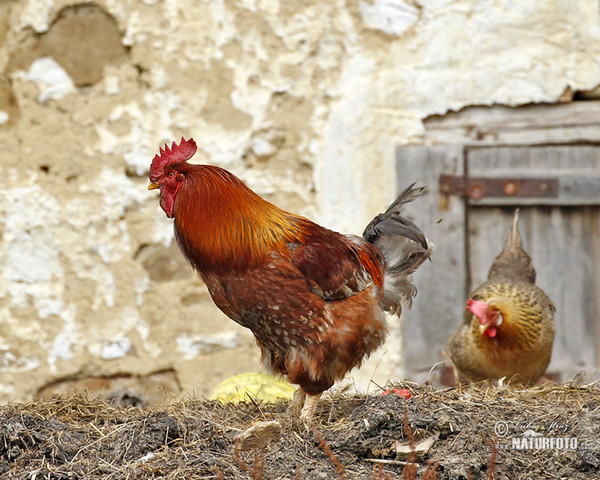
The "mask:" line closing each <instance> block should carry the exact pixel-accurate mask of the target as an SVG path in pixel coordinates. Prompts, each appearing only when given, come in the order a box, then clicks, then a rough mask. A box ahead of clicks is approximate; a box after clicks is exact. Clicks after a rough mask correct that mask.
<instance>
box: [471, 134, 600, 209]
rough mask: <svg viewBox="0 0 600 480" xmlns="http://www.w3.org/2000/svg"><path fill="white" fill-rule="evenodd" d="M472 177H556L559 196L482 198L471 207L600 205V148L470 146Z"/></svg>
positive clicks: (473, 201) (581, 146)
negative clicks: (480, 173) (482, 174)
mask: <svg viewBox="0 0 600 480" xmlns="http://www.w3.org/2000/svg"><path fill="white" fill-rule="evenodd" d="M467 158H468V159H469V166H470V172H469V175H470V176H471V177H476V176H478V173H477V172H478V171H484V172H486V173H485V175H484V176H486V177H499V178H502V177H515V178H534V177H553V178H558V180H559V194H558V197H554V198H553V197H541V196H540V197H534V198H521V197H519V198H517V197H510V196H505V197H483V198H481V199H478V200H476V199H469V204H470V205H472V206H491V205H495V206H502V205H505V206H511V205H513V206H514V205H530V206H531V205H547V206H580V205H600V147H599V146H591V145H576V146H568V147H567V146H536V147H494V148H474V149H471V148H468V149H467Z"/></svg>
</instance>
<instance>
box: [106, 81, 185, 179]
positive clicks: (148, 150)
mask: <svg viewBox="0 0 600 480" xmlns="http://www.w3.org/2000/svg"><path fill="white" fill-rule="evenodd" d="M180 105H181V100H180V98H179V97H178V96H177V95H176V94H174V93H170V92H161V91H152V92H147V93H146V95H145V96H144V99H143V102H141V103H140V102H129V103H126V104H117V105H116V106H115V108H114V109H113V110H112V111H111V112H110V114H109V116H108V118H106V119H104V120H103V121H102V122H100V123H99V124H96V125H95V129H96V132H97V134H98V138H99V142H98V145H96V147H97V148H98V149H99V150H100V151H101V152H102V153H103V154H118V155H122V156H123V158H124V159H125V162H126V163H127V165H129V166H130V167H132V168H133V169H134V170H135V172H136V173H137V174H138V175H142V174H145V173H147V172H148V167H149V162H150V160H151V159H152V157H153V156H154V154H155V152H156V150H157V145H158V143H159V140H158V139H157V138H156V133H155V132H160V135H162V136H163V138H173V137H174V135H173V132H172V131H171V128H172V126H173V124H174V123H175V119H174V113H175V112H176V111H177V110H179V109H180ZM123 120H125V121H127V122H128V123H129V126H130V128H129V131H128V133H127V134H125V135H117V134H115V133H114V132H113V131H112V129H111V124H113V123H115V122H118V121H123Z"/></svg>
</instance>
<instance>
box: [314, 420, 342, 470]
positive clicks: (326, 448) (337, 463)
mask: <svg viewBox="0 0 600 480" xmlns="http://www.w3.org/2000/svg"><path fill="white" fill-rule="evenodd" d="M312 431H313V434H314V435H315V437H316V439H317V441H318V442H319V447H321V450H323V451H324V452H325V454H326V455H327V456H328V457H329V460H331V463H332V464H333V466H334V467H335V470H336V471H337V473H338V475H339V476H340V478H341V479H342V480H348V475H347V474H346V469H345V468H344V466H343V465H342V464H341V463H340V461H339V459H338V458H337V456H336V455H335V453H333V452H332V451H331V448H330V447H329V445H328V444H327V442H326V441H325V439H324V438H323V437H322V436H321V434H320V433H319V431H318V430H317V427H313V428H312Z"/></svg>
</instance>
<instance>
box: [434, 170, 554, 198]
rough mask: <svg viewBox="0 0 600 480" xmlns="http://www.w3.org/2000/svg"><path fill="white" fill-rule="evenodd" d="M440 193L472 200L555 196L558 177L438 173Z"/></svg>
mask: <svg viewBox="0 0 600 480" xmlns="http://www.w3.org/2000/svg"><path fill="white" fill-rule="evenodd" d="M439 188H440V193H445V194H447V195H460V196H463V197H468V198H471V199H473V200H481V199H482V198H487V197H513V198H535V197H544V198H548V197H550V198H557V197H558V193H559V184H558V178H524V177H521V178H515V177H465V176H457V175H440V182H439Z"/></svg>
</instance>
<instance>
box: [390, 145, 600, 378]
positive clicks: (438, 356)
mask: <svg viewBox="0 0 600 480" xmlns="http://www.w3.org/2000/svg"><path fill="white" fill-rule="evenodd" d="M397 166H398V175H399V178H400V182H401V185H403V184H405V183H409V182H412V181H415V180H418V181H419V182H420V183H421V184H427V185H429V186H430V190H429V193H428V195H427V196H426V197H424V198H422V199H419V201H417V202H415V203H414V204H411V205H410V206H408V208H407V214H408V215H410V216H411V217H413V218H414V219H415V220H416V221H417V222H418V224H419V225H422V226H423V228H424V229H425V230H426V231H427V233H428V235H429V236H430V238H431V239H432V241H433V242H434V243H435V244H436V250H435V253H434V255H433V257H432V262H431V264H429V265H427V264H426V265H424V266H423V267H421V269H420V270H419V271H418V272H417V273H416V275H415V278H416V281H417V285H418V288H419V293H418V295H417V298H416V300H415V302H414V305H413V309H412V310H411V311H410V312H406V314H405V315H404V316H403V327H402V332H403V348H404V350H403V354H404V361H405V364H404V367H405V368H404V370H405V371H404V375H405V376H406V377H407V378H411V379H414V380H417V381H423V380H425V379H426V378H432V379H434V380H437V381H440V382H441V383H446V381H445V379H444V378H442V377H443V375H442V372H443V369H442V368H441V366H438V368H436V369H435V372H433V373H430V370H431V369H432V367H433V366H434V365H436V363H438V362H441V361H443V360H444V358H445V357H444V354H443V351H445V350H447V347H446V342H447V339H448V337H449V336H450V334H451V333H452V332H453V331H454V330H456V329H457V328H458V326H459V325H460V324H461V322H462V319H463V313H464V305H465V300H466V298H467V297H468V295H469V293H470V292H471V291H472V289H474V288H475V287H477V286H478V285H479V284H481V283H482V282H483V281H485V279H486V278H487V272H488V269H489V267H490V265H491V263H492V261H493V260H494V258H495V256H496V255H497V254H498V253H499V252H500V251H501V249H502V245H503V243H504V239H505V238H506V235H507V233H508V231H509V228H510V224H511V219H512V216H513V212H514V209H515V207H517V206H518V207H519V208H520V210H521V214H520V221H519V228H520V231H521V235H522V236H523V240H524V246H525V249H526V250H527V252H528V253H529V254H530V255H531V257H532V259H533V262H534V266H535V268H536V270H537V284H538V285H539V286H540V287H541V288H542V289H544V290H545V291H546V293H547V294H548V296H549V297H550V298H551V300H552V301H553V302H554V304H555V305H556V310H557V311H556V315H555V328H556V337H555V342H554V350H553V356H552V362H551V364H550V367H549V369H548V372H549V373H552V374H560V376H561V377H562V378H563V379H566V378H570V377H572V376H573V375H574V374H575V373H577V372H579V371H581V370H585V371H588V372H590V373H591V374H592V375H593V374H594V372H595V371H596V370H597V369H598V367H600V146H599V145H593V144H592V145H589V144H586V145H583V144H580V145H578V144H573V145H554V144H552V145H547V144H536V145H523V146H517V145H503V146H493V145H483V146H479V145H443V146H432V147H425V146H408V147H400V148H399V149H398V151H397ZM447 364H448V363H447Z"/></svg>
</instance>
